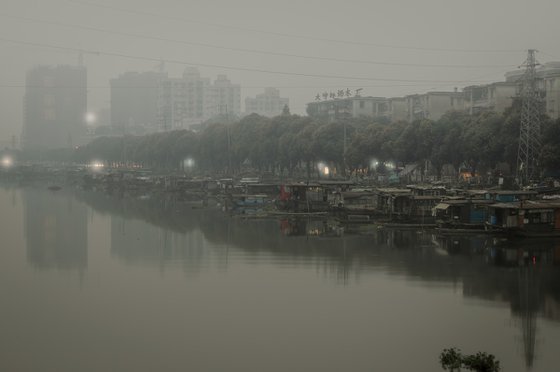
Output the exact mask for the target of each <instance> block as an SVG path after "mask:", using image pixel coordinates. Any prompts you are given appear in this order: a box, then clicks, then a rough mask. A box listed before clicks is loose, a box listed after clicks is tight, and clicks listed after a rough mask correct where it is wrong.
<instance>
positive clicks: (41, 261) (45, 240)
mask: <svg viewBox="0 0 560 372" xmlns="http://www.w3.org/2000/svg"><path fill="white" fill-rule="evenodd" d="M22 198H23V205H24V214H23V220H24V221H23V225H24V233H25V239H26V249H27V261H28V262H29V263H30V264H32V265H33V266H35V267H38V268H57V269H77V270H79V271H83V270H84V269H85V268H86V267H87V209H86V207H85V206H84V205H83V204H81V203H78V202H76V201H75V199H74V196H73V195H69V194H67V193H63V192H57V193H53V192H50V191H46V190H41V189H23V190H22Z"/></svg>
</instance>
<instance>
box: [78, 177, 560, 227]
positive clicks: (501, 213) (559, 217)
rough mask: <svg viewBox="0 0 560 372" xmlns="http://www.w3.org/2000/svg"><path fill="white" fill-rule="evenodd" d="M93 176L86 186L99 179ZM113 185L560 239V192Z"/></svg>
mask: <svg viewBox="0 0 560 372" xmlns="http://www.w3.org/2000/svg"><path fill="white" fill-rule="evenodd" d="M94 181H95V179H94V178H88V179H86V185H87V184H88V183H89V184H90V186H91V185H92V184H94V183H95V182H94ZM97 183H98V184H99V180H97ZM101 184H102V185H103V187H105V188H110V189H119V188H121V189H122V188H125V189H126V190H128V191H130V190H132V191H134V192H135V193H136V195H144V196H146V195H147V196H149V195H151V194H153V193H157V192H163V193H166V194H167V195H169V194H171V195H174V198H175V201H176V202H179V203H192V204H193V205H201V206H205V205H212V204H213V205H219V206H220V207H221V208H223V209H224V210H227V211H230V212H232V213H235V214H241V215H253V216H255V215H271V214H288V215H315V214H318V215H319V214H324V215H332V216H334V217H336V218H338V219H340V220H342V221H344V222H347V223H370V222H375V223H381V224H388V225H397V226H399V225H402V226H412V227H417V226H422V227H434V228H438V229H440V230H441V231H442V232H445V231H449V232H458V231H461V232H495V233H508V234H515V235H521V236H542V237H545V236H559V237H560V188H554V187H550V188H541V189H534V190H501V189H499V190H498V189H487V190H474V189H457V188H449V187H446V186H444V185H408V186H405V187H371V186H363V185H359V184H358V183H356V182H352V181H335V180H319V181H305V182H268V183H265V182H261V181H260V180H259V178H242V179H239V180H233V179H217V180H216V179H189V178H186V177H169V176H162V177H153V176H142V177H138V176H134V177H127V176H123V175H110V176H104V177H103V179H102V182H101Z"/></svg>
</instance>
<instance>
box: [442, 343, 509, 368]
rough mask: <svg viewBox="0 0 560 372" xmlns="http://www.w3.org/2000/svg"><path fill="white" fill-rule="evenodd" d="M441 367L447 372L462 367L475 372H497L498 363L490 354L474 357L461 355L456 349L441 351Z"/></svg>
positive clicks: (479, 353)
mask: <svg viewBox="0 0 560 372" xmlns="http://www.w3.org/2000/svg"><path fill="white" fill-rule="evenodd" d="M439 362H440V364H441V367H442V368H443V369H444V370H445V371H447V370H449V371H455V370H460V369H461V367H464V368H466V369H468V370H471V371H476V372H498V371H500V362H499V361H498V360H497V359H496V358H495V357H494V355H492V354H488V353H485V352H478V353H476V354H475V355H462V354H461V351H460V350H459V349H457V348H450V349H443V352H442V353H441V354H440V356H439Z"/></svg>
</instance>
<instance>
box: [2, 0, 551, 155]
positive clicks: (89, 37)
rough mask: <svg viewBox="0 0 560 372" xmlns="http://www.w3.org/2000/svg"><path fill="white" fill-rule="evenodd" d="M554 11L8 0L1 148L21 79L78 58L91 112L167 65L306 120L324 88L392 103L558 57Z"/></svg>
mask: <svg viewBox="0 0 560 372" xmlns="http://www.w3.org/2000/svg"><path fill="white" fill-rule="evenodd" d="M559 10H560V5H559V3H558V2H557V1H554V0H534V1H523V0H507V1H506V0H497V1H490V2H489V1H483V0H474V1H470V2H456V1H452V2H450V1H446V0H427V1H422V2H418V1H411V0H410V1H398V2H395V1H388V0H387V1H385V0H381V1H375V2H372V1H365V0H350V1H345V2H340V1H330V0H329V1H321V2H315V1H312V2H309V1H308V2H301V1H293V0H285V1H277V2H263V1H255V0H238V1H224V0H215V1H207V0H205V1H198V0H195V1H179V0H162V1H157V2H156V1H148V0H134V1H132V0H98V1H88V0H3V1H2V2H1V4H0V18H1V21H0V33H1V35H2V37H1V38H0V48H1V50H2V56H3V57H4V58H3V62H2V68H1V69H0V111H1V112H2V124H1V125H0V141H2V142H3V143H2V146H5V143H7V142H8V141H9V140H10V138H11V136H12V135H16V136H19V135H20V134H21V124H22V103H21V102H22V96H23V93H24V88H23V87H24V85H25V72H26V71H27V70H29V69H30V68H32V67H34V66H36V65H57V64H77V63H78V50H83V51H84V54H83V60H84V64H85V66H86V67H87V73H88V85H89V87H88V107H89V109H90V110H92V111H98V110H100V109H103V108H108V106H109V79H111V78H114V77H116V76H118V75H119V74H120V73H123V72H125V71H153V70H156V68H157V65H158V64H159V60H160V59H161V60H164V61H167V63H166V70H167V71H168V72H169V75H170V76H180V75H181V73H182V71H183V70H184V69H185V67H187V66H189V64H191V65H193V66H196V67H198V68H199V70H200V72H201V74H202V76H206V77H209V78H212V79H214V78H215V77H216V76H217V75H218V74H227V75H228V77H229V78H230V80H231V81H232V82H233V83H238V84H240V85H241V87H242V92H241V98H242V100H243V99H244V98H245V97H246V96H253V97H254V96H255V94H257V93H259V92H262V90H263V88H264V87H269V86H272V87H278V88H280V92H281V95H282V96H283V97H288V98H289V99H290V102H291V104H290V106H291V111H292V112H293V113H298V114H303V113H305V105H306V103H308V102H311V101H313V99H314V97H315V95H316V94H317V93H319V92H324V91H336V90H337V89H345V88H351V89H357V88H364V90H363V92H362V94H363V95H371V96H384V97H392V96H401V95H406V94H415V93H423V92H426V91H429V90H452V89H453V88H454V87H459V88H462V87H464V86H467V85H471V84H476V83H479V82H493V81H501V80H503V79H504V78H503V74H504V72H506V71H508V70H512V69H516V68H517V67H518V66H519V65H520V64H521V63H522V62H523V61H524V60H525V56H526V50H527V49H529V48H534V49H538V50H539V51H540V53H539V54H538V55H537V57H538V59H539V61H541V62H548V61H554V60H560V47H559V46H558V43H557V40H556V35H558V34H559V33H560V25H559V23H558V22H557V15H558V12H559ZM310 75H314V76H310ZM318 75H319V76H318Z"/></svg>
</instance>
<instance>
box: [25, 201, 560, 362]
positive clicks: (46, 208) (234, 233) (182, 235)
mask: <svg viewBox="0 0 560 372" xmlns="http://www.w3.org/2000/svg"><path fill="white" fill-rule="evenodd" d="M22 195H23V199H24V205H25V214H24V216H25V217H24V219H25V221H24V223H25V232H26V238H27V240H26V241H27V257H28V262H29V263H30V264H32V265H33V266H37V267H44V268H57V269H61V268H78V269H81V270H83V269H85V268H86V267H87V238H86V236H87V210H86V207H85V205H84V204H82V203H80V202H77V201H76V200H74V199H73V196H71V195H64V194H56V195H55V194H52V193H44V192H36V191H33V192H29V191H23V194H22ZM77 196H78V198H79V199H81V200H82V201H85V202H86V203H87V204H88V205H90V206H91V207H92V208H94V209H95V210H97V211H98V212H100V213H103V214H109V215H110V236H111V238H110V252H111V256H112V257H114V258H116V259H118V260H121V261H122V262H124V263H126V264H129V265H150V266H155V267H159V268H160V269H162V270H163V269H165V267H166V266H168V265H177V264H179V265H182V267H183V269H184V271H186V272H188V273H197V272H199V271H200V270H201V269H203V268H206V267H208V266H210V265H216V266H218V267H220V268H223V269H227V268H228V264H229V262H230V260H242V261H243V262H249V263H260V262H266V263H272V264H273V265H275V266H282V265H283V266H289V267H311V268H314V269H315V270H316V272H317V273H318V274H319V275H322V276H324V277H325V278H327V279H329V280H331V281H333V282H334V283H336V284H337V285H341V286H349V285H352V284H354V283H355V282H359V281H360V280H361V278H362V276H364V275H367V274H369V273H380V272H381V273H384V274H385V275H389V276H391V277H393V278H396V279H398V280H401V279H405V280H410V281H413V282H414V283H415V284H419V285H422V286H425V287H443V288H445V287H450V286H452V287H453V288H456V289H457V290H460V291H462V295H463V297H464V298H466V299H476V300H482V301H484V303H485V304H497V305H500V306H503V305H506V306H508V307H509V309H510V312H511V314H512V317H513V319H514V322H513V324H514V325H515V327H517V329H518V331H519V332H518V334H519V339H518V340H517V342H518V343H519V345H520V348H519V349H520V350H519V351H520V353H521V355H522V356H523V358H524V360H525V365H526V368H528V369H530V368H532V367H533V365H534V364H535V360H536V359H537V356H538V345H539V343H538V340H539V332H538V324H539V322H538V320H539V319H547V320H551V321H555V322H559V321H560V270H559V267H558V264H559V263H560V241H558V240H539V241H535V240H530V241H517V242H514V243H512V242H509V241H507V240H504V239H500V238H495V237H492V236H485V235H465V236H439V235H436V234H434V233H433V232H432V231H422V230H418V231H417V230H394V229H386V228H377V227H374V226H373V225H369V226H361V227H359V226H342V225H340V224H338V223H336V221H333V220H328V219H291V218H288V219H280V220H278V219H268V220H266V219H265V220H262V219H255V220H251V219H249V220H247V219H241V218H231V217H229V216H227V215H224V214H223V213H221V212H220V211H213V210H203V209H192V208H191V207H188V206H185V207H181V206H177V205H175V204H174V203H171V202H169V201H166V200H164V199H163V200H143V201H135V200H131V199H118V198H112V197H108V196H106V195H104V194H96V193H79V194H78V195H77ZM457 321H461V319H457Z"/></svg>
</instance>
